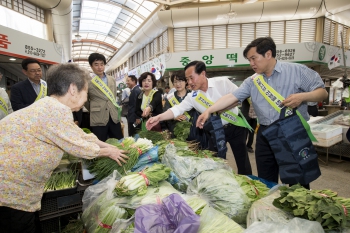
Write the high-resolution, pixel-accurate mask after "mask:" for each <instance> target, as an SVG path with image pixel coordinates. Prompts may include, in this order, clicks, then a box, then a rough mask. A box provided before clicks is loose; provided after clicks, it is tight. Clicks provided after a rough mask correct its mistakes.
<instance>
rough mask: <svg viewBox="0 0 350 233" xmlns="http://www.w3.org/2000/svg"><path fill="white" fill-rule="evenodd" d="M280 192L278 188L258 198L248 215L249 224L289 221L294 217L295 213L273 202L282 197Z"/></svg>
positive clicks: (284, 222)
mask: <svg viewBox="0 0 350 233" xmlns="http://www.w3.org/2000/svg"><path fill="white" fill-rule="evenodd" d="M279 193H280V192H279V191H278V190H277V191H275V192H274V193H272V194H270V195H268V196H266V197H264V198H261V199H260V200H257V201H256V202H254V203H253V204H252V206H251V207H250V209H249V212H248V215H247V226H250V225H251V224H253V223H254V222H260V221H261V222H276V223H283V224H286V223H288V222H289V221H290V220H291V219H293V218H294V216H293V215H291V214H289V213H287V212H285V211H283V210H281V209H279V208H277V207H275V206H274V205H273V204H272V202H273V200H274V199H276V198H278V197H280V194H279Z"/></svg>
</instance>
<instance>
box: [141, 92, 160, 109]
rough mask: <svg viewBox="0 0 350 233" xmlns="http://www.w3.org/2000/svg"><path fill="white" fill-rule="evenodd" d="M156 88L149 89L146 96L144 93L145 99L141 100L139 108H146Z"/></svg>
mask: <svg viewBox="0 0 350 233" xmlns="http://www.w3.org/2000/svg"><path fill="white" fill-rule="evenodd" d="M156 91H157V89H152V90H151V91H150V93H149V94H148V96H146V95H145V98H146V99H145V100H144V101H142V106H141V109H142V110H144V109H145V108H147V107H148V106H149V104H150V103H151V101H152V99H153V95H154V93H156Z"/></svg>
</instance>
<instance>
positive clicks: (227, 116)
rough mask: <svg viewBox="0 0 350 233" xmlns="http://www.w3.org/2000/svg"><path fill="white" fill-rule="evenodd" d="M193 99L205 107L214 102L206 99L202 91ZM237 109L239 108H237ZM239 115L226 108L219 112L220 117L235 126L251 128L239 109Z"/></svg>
mask: <svg viewBox="0 0 350 233" xmlns="http://www.w3.org/2000/svg"><path fill="white" fill-rule="evenodd" d="M195 101H196V102H197V103H199V104H200V105H202V106H203V107H205V108H209V107H210V106H212V105H213V104H214V103H213V102H212V101H210V100H208V99H207V97H206V96H205V95H203V94H202V93H198V94H197V97H196V98H195ZM238 111H239V110H238ZM239 115H240V116H241V117H239V116H238V115H236V114H234V113H233V112H231V111H230V110H227V111H225V112H223V113H221V114H220V117H221V119H223V120H225V121H227V122H229V123H231V124H233V125H236V126H240V127H245V128H247V129H249V130H253V129H252V127H250V125H249V124H248V122H247V120H246V119H245V118H244V116H243V114H242V113H241V111H239Z"/></svg>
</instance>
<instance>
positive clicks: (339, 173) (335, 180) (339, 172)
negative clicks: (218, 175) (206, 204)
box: [226, 143, 350, 198]
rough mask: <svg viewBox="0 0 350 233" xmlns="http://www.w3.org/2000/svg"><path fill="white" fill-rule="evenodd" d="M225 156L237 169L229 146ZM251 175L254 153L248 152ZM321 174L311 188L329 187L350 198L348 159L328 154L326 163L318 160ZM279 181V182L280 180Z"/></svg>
mask: <svg viewBox="0 0 350 233" xmlns="http://www.w3.org/2000/svg"><path fill="white" fill-rule="evenodd" d="M253 144H254V143H253ZM227 146H228V152H227V156H226V158H227V159H228V163H229V165H230V166H231V167H232V168H233V169H234V170H235V171H237V166H236V162H235V159H234V157H233V154H232V151H231V148H230V146H229V145H228V144H227ZM254 149H255V148H254ZM248 154H249V159H250V164H251V166H252V170H253V175H256V176H257V175H258V172H257V170H256V163H255V154H254V153H248ZM319 157H320V158H321V159H322V160H324V161H325V158H326V156H325V154H322V153H319ZM319 165H320V169H321V173H322V175H321V176H320V177H319V178H318V179H317V180H315V181H313V182H312V183H311V184H310V187H311V189H330V190H332V191H335V192H337V193H338V196H340V197H346V198H350V179H349V178H350V161H349V160H347V161H345V160H341V161H340V160H339V156H330V158H329V161H328V165H325V164H324V163H323V162H321V161H319ZM280 183H281V182H280Z"/></svg>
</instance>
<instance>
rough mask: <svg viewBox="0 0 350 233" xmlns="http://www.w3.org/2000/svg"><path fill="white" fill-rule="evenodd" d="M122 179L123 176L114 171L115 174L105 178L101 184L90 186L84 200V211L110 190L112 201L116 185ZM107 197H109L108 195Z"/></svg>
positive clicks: (109, 194)
mask: <svg viewBox="0 0 350 233" xmlns="http://www.w3.org/2000/svg"><path fill="white" fill-rule="evenodd" d="M121 178H122V176H121V175H120V174H119V173H118V172H117V171H114V172H113V174H111V175H109V176H108V177H106V178H104V179H103V180H101V181H100V182H99V183H97V184H95V185H91V186H89V187H88V188H87V189H86V190H85V192H84V196H83V198H82V202H83V211H84V210H85V209H86V208H87V207H88V206H89V205H91V203H92V202H93V201H94V200H95V199H96V198H97V197H99V196H100V195H101V194H102V193H103V192H104V191H106V190H107V189H108V190H109V191H108V199H111V198H112V197H113V190H114V188H115V185H116V184H117V182H118V180H120V179H121ZM106 195H107V193H106Z"/></svg>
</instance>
